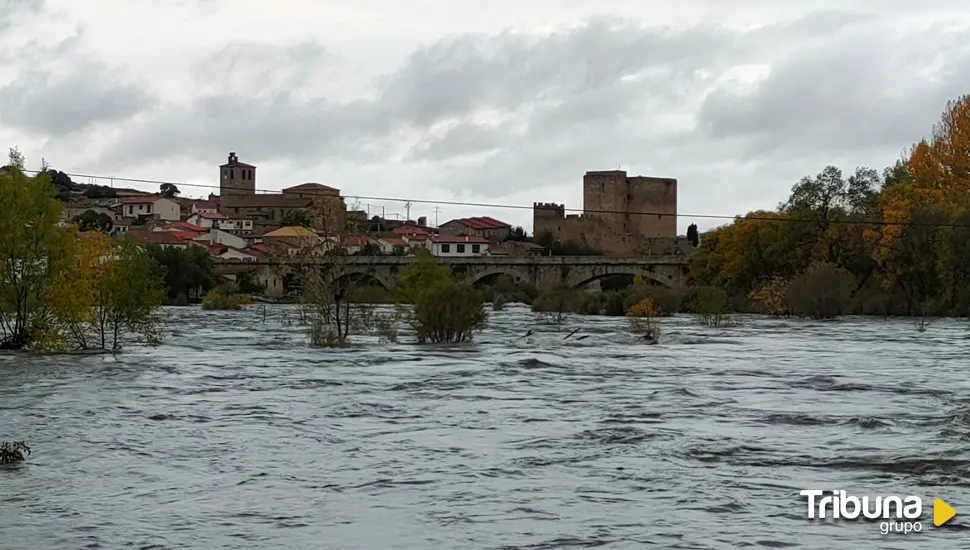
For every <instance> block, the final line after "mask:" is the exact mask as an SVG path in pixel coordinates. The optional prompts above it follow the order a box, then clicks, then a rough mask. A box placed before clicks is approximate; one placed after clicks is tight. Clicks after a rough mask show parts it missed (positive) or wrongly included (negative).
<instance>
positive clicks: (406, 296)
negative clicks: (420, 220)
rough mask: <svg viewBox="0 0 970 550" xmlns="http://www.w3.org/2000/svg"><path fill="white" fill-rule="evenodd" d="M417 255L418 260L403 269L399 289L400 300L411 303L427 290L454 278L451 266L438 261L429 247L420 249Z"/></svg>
mask: <svg viewBox="0 0 970 550" xmlns="http://www.w3.org/2000/svg"><path fill="white" fill-rule="evenodd" d="M416 255H417V261H415V262H414V263H412V264H410V265H408V266H407V267H405V268H404V269H402V270H401V284H400V286H399V290H398V292H399V300H400V301H401V302H404V303H409V304H414V303H416V302H417V300H418V298H419V297H420V295H421V293H422V292H424V291H425V290H427V289H429V288H431V287H433V286H435V285H436V284H439V283H443V282H447V281H450V280H452V279H453V278H454V273H453V272H452V270H451V267H449V266H448V265H445V264H443V263H441V262H439V261H437V259H436V258H435V257H434V256H432V255H431V252H429V251H428V249H426V248H421V249H418V250H417V254H416Z"/></svg>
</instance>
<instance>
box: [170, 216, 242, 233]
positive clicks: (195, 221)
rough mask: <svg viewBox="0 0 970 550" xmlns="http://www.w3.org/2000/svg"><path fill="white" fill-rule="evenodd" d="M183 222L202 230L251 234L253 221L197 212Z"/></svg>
mask: <svg viewBox="0 0 970 550" xmlns="http://www.w3.org/2000/svg"><path fill="white" fill-rule="evenodd" d="M185 221H187V222H189V223H191V224H192V225H197V226H199V227H201V228H203V229H211V228H213V227H215V228H216V229H221V230H223V231H228V232H230V233H251V232H252V231H253V220H251V219H250V218H243V217H230V216H226V215H224V214H220V213H218V212H199V213H197V214H192V215H191V216H189V217H188V218H187V219H186V220H185Z"/></svg>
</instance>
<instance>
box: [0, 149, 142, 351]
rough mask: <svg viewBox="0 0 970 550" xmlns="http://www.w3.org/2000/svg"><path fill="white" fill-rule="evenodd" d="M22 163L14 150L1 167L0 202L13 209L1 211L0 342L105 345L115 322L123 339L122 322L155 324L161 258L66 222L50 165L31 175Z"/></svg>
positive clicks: (116, 331) (126, 327)
mask: <svg viewBox="0 0 970 550" xmlns="http://www.w3.org/2000/svg"><path fill="white" fill-rule="evenodd" d="M22 166H23V159H22V157H20V156H19V154H17V153H16V152H15V151H12V152H11V164H10V168H8V169H5V170H0V210H2V211H4V212H5V213H7V214H9V215H5V216H3V217H2V218H0V347H3V348H12V349H23V348H35V349H62V348H66V347H77V348H88V347H93V345H92V343H93V342H97V341H100V342H101V347H104V346H105V343H106V341H107V337H106V333H105V330H106V328H107V327H108V326H110V327H111V330H112V332H113V335H112V338H111V339H112V342H113V345H114V346H115V347H117V346H118V344H119V342H120V341H121V339H122V337H123V336H124V334H122V331H123V330H127V331H129V332H130V331H131V330H135V329H138V330H144V331H145V332H146V333H147V332H149V331H150V330H149V329H151V328H152V327H154V326H155V322H154V320H153V319H154V317H153V311H154V308H155V307H157V302H158V299H156V297H157V296H159V293H156V292H155V291H154V288H155V286H154V285H156V284H157V283H158V282H157V279H155V278H154V276H155V274H156V273H157V271H158V270H157V268H156V267H155V266H154V264H151V263H150V262H147V261H141V262H140V261H138V258H143V257H144V254H143V253H141V251H140V250H139V249H137V248H136V247H133V246H131V245H120V246H119V245H116V243H114V242H113V241H111V240H110V239H109V238H108V237H107V236H106V235H105V234H103V233H98V232H92V233H86V234H84V235H80V234H78V233H77V230H76V228H74V227H73V226H62V225H61V224H60V223H59V222H60V220H59V218H60V210H61V205H60V203H59V202H58V201H57V199H56V198H55V194H56V191H55V189H54V186H53V185H52V184H51V183H50V171H49V170H43V171H41V172H40V173H39V175H37V176H35V177H27V176H26V175H25V174H24V172H23V170H22ZM139 254H140V255H139ZM102 314H104V315H105V316H104V317H100V316H101V315H102ZM98 336H100V338H98Z"/></svg>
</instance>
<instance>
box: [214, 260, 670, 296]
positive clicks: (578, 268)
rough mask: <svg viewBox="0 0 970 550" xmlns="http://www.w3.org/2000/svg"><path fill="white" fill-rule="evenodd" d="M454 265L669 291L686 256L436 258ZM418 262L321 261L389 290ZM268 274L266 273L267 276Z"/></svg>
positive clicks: (480, 274)
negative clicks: (635, 279) (638, 281)
mask: <svg viewBox="0 0 970 550" xmlns="http://www.w3.org/2000/svg"><path fill="white" fill-rule="evenodd" d="M437 259H438V261H439V262H441V263H443V264H446V265H450V266H451V267H452V269H453V270H454V272H455V273H456V274H457V275H459V276H462V277H464V278H465V280H467V281H468V282H470V283H472V284H480V283H484V282H489V281H491V280H494V279H495V278H498V277H500V276H502V275H505V276H508V277H510V278H512V279H513V280H515V281H516V282H520V283H531V284H533V285H535V287H536V288H539V289H550V288H561V287H566V288H580V287H583V286H585V285H587V284H589V283H592V282H593V281H597V280H599V279H602V278H604V277H608V276H610V275H631V276H635V275H640V276H641V277H643V278H644V279H645V280H650V281H653V282H655V283H659V284H662V285H666V286H678V285H681V284H683V283H684V282H685V278H686V274H687V257H686V256H679V255H678V256H674V255H670V256H644V257H637V258H621V257H611V256H537V257H529V258H513V257H499V256H477V257H465V258H437ZM415 261H417V257H415V256H347V257H342V258H339V259H337V260H334V259H329V258H328V259H322V260H319V263H320V264H321V265H331V264H333V263H334V262H336V264H337V266H338V269H339V270H340V275H338V277H343V276H361V275H363V276H367V277H369V278H372V279H374V280H376V281H377V282H378V283H380V284H381V285H382V286H384V287H385V288H393V287H394V286H396V285H397V283H398V281H399V279H400V274H401V270H402V269H403V268H405V267H406V266H408V265H410V264H412V263H414V262H415ZM304 263H305V260H304V261H299V262H298V261H287V260H283V261H280V260H277V259H265V260H256V261H242V260H218V259H217V260H215V272H216V273H217V274H222V275H227V274H237V273H243V272H257V271H264V270H266V269H270V270H272V272H274V273H276V274H283V273H286V272H290V271H291V270H294V268H296V267H298V266H299V265H302V264H304ZM264 273H265V271H264Z"/></svg>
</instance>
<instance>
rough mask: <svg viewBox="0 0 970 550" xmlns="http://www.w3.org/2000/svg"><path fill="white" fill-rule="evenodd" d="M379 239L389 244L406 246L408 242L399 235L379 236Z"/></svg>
mask: <svg viewBox="0 0 970 550" xmlns="http://www.w3.org/2000/svg"><path fill="white" fill-rule="evenodd" d="M381 240H382V241H384V242H386V243H387V244H389V245H391V246H408V242H407V241H405V240H404V239H402V238H401V237H381Z"/></svg>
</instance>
